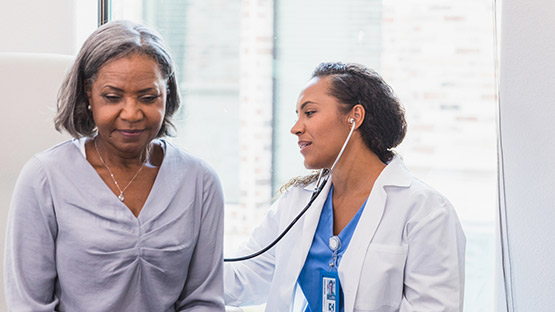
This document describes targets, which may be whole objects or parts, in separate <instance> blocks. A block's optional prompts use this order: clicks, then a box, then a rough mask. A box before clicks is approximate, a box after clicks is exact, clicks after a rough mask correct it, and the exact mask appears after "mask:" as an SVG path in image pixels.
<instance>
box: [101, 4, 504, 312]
mask: <svg viewBox="0 0 555 312" xmlns="http://www.w3.org/2000/svg"><path fill="white" fill-rule="evenodd" d="M492 5H493V4H492V3H491V2H490V1H479V0H470V1H464V2H461V1H455V0H447V1H445V0H444V1H437V0H426V1H418V2H414V1H408V0H397V1H394V0H346V1H331V0H307V1H302V2H299V1H296V2H295V1H270V0H235V1H231V0H228V1H223V0H187V1H183V0H166V1H155V0H142V1H141V0H113V1H112V17H113V18H114V19H131V20H135V21H138V22H143V23H146V24H149V25H151V26H153V27H154V28H156V29H157V30H158V31H160V32H161V33H162V35H163V36H164V38H165V39H166V40H167V41H168V43H169V45H170V47H171V48H172V50H173V54H174V59H175V60H176V62H177V66H178V77H179V78H180V86H181V92H182V95H183V104H184V108H183V110H182V111H181V112H180V115H179V116H177V117H178V120H177V125H178V135H177V137H175V138H174V139H173V140H174V141H175V142H176V143H177V144H179V145H181V146H182V147H184V148H185V149H187V150H189V151H190V152H192V153H194V154H196V155H198V156H200V157H201V158H203V159H205V160H206V161H208V162H209V163H210V164H211V165H212V166H213V167H214V168H215V169H216V171H217V172H218V174H219V175H220V178H221V180H222V184H223V188H224V192H225V197H226V236H225V245H226V249H227V250H228V251H229V250H231V249H235V248H236V247H237V246H238V245H239V243H240V241H242V240H244V239H245V238H246V236H247V235H248V234H249V233H250V231H251V229H252V227H253V226H254V225H255V224H256V223H257V222H258V220H259V219H260V218H261V217H262V216H263V214H264V213H265V211H266V210H267V207H268V206H269V205H270V203H271V200H272V198H273V196H274V195H275V192H276V191H277V189H279V186H280V185H282V184H283V183H284V182H286V181H287V180H289V179H290V178H292V177H294V176H298V175H302V174H305V173H306V170H305V169H304V168H303V166H302V164H303V161H302V157H301V155H300V154H299V152H298V148H297V145H296V138H295V137H294V136H293V135H291V134H290V133H289V129H290V127H291V126H292V124H293V122H294V120H295V118H296V116H295V112H294V111H295V102H296V98H297V95H298V92H299V91H300V89H301V88H302V86H303V84H304V83H305V82H306V81H307V80H308V78H309V76H310V74H311V72H312V70H313V69H314V67H315V66H316V65H317V64H318V63H320V62H322V61H344V62H359V63H363V64H365V65H367V66H369V67H371V68H374V69H376V70H377V71H378V72H379V73H380V74H381V75H382V76H383V77H384V79H385V80H386V81H387V82H388V83H389V84H390V85H391V86H392V87H393V89H394V90H395V92H396V93H397V95H398V96H399V98H400V100H401V102H402V103H403V104H404V106H405V108H406V113H407V121H408V124H409V129H408V134H407V137H406V139H405V141H404V142H403V143H402V144H401V146H400V147H399V148H398V151H399V153H400V154H401V155H402V157H403V158H404V160H405V162H406V164H407V165H408V166H409V168H410V169H411V171H412V172H413V173H414V174H415V175H416V176H418V177H419V178H421V179H422V180H423V181H425V182H427V183H428V184H430V185H432V186H434V187H435V188H436V189H438V190H439V191H440V192H442V193H444V194H445V195H446V196H447V197H448V198H449V199H450V201H451V202H452V203H453V205H454V206H455V208H456V209H457V212H458V215H459V218H460V219H461V221H462V223H463V227H464V230H465V233H466V236H467V255H466V291H465V310H466V311H472V312H480V311H492V310H493V304H494V300H493V280H494V279H493V276H494V265H493V263H494V250H495V248H494V240H495V235H494V225H495V222H494V211H495V207H496V189H497V188H496V169H497V167H496V131H495V118H496V116H495V105H496V93H495V86H494V85H495V75H494V62H495V60H494V51H493V48H494V30H493V8H492ZM124 8H125V9H124Z"/></svg>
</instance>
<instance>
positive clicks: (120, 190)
mask: <svg viewBox="0 0 555 312" xmlns="http://www.w3.org/2000/svg"><path fill="white" fill-rule="evenodd" d="M94 148H95V149H96V153H97V154H98V158H100V161H102V163H103V164H104V167H106V169H108V172H109V173H110V177H112V180H114V184H115V185H116V187H117V188H118V191H119V196H118V199H119V200H121V201H122V202H123V201H124V200H125V196H123V192H125V190H127V188H128V187H129V185H131V183H133V181H134V180H135V178H136V177H137V176H138V175H139V172H141V170H143V167H144V166H145V164H146V161H147V160H148V157H145V160H144V161H143V164H142V165H141V168H139V170H137V173H135V175H134V176H133V178H131V181H129V183H127V185H126V186H125V187H124V188H123V190H122V189H121V188H120V187H119V183H118V181H116V178H115V177H114V174H113V173H112V170H110V167H108V164H107V163H106V162H105V161H104V159H103V158H102V156H100V152H99V151H98V145H97V144H96V138H94ZM147 153H148V149H147Z"/></svg>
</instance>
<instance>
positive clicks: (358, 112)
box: [348, 104, 365, 128]
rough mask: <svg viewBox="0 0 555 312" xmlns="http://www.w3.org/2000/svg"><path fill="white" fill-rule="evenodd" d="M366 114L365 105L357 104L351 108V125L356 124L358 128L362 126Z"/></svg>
mask: <svg viewBox="0 0 555 312" xmlns="http://www.w3.org/2000/svg"><path fill="white" fill-rule="evenodd" d="M364 114H365V111H364V106H362V105H361V104H357V105H355V106H354V107H353V109H352V110H351V113H350V114H349V119H348V122H349V125H352V124H356V125H357V128H358V127H360V125H361V124H362V121H364Z"/></svg>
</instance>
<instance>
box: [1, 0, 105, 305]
mask: <svg viewBox="0 0 555 312" xmlns="http://www.w3.org/2000/svg"><path fill="white" fill-rule="evenodd" d="M97 2H98V1H95V0H86V1H85V0H51V1H44V0H17V1H7V0H6V1H2V6H1V9H0V29H1V30H2V40H0V54H1V53H3V52H11V53H9V54H12V53H14V52H15V53H17V54H18V55H20V56H22V57H24V58H25V57H29V59H30V60H31V59H34V58H32V57H31V56H30V55H29V54H28V53H33V54H34V53H41V54H44V53H48V54H63V55H75V54H76V53H77V51H78V48H79V47H80V45H81V44H82V42H83V41H84V40H85V39H86V37H87V36H88V34H90V33H91V32H92V31H93V30H94V29H95V28H96V22H97ZM63 55H53V56H52V59H53V60H54V63H59V62H66V61H67V60H68V59H69V60H71V58H69V57H67V56H63ZM5 56H6V54H4V55H3V56H2V58H3V59H5ZM41 65H43V66H39V65H35V64H33V63H32V62H31V61H28V62H22V65H21V68H20V70H17V71H15V72H14V73H15V74H13V76H12V77H13V79H10V76H9V75H11V74H10V73H11V72H10V70H14V69H13V68H12V67H14V66H15V64H8V65H5V64H4V65H3V66H2V67H0V76H2V77H0V78H2V79H7V80H2V79H0V81H3V83H1V84H0V94H3V95H4V96H3V98H2V101H0V132H1V133H2V138H3V139H1V140H0V141H1V142H2V144H1V145H2V153H0V163H1V164H2V167H3V169H0V187H1V189H0V195H1V196H0V249H1V250H0V280H3V278H2V277H3V249H4V248H3V247H4V231H5V228H4V225H5V221H6V217H7V214H8V207H9V202H10V197H11V193H12V190H13V185H14V183H15V179H16V177H17V173H18V172H19V170H20V169H21V166H22V165H23V164H24V163H25V161H26V160H27V159H29V158H30V157H31V155H32V154H34V153H36V152H39V151H41V150H43V149H46V148H47V147H49V146H51V145H52V144H54V143H53V142H54V141H57V140H58V139H60V140H61V139H63V138H64V137H62V136H57V135H56V131H55V130H54V125H53V123H52V122H50V117H51V116H49V118H48V119H49V120H46V114H45V112H47V111H49V109H51V108H54V107H55V106H56V92H57V88H58V86H52V88H50V89H49V90H45V88H47V87H46V86H48V85H53V84H54V83H53V81H52V79H50V80H51V81H44V82H43V83H42V82H41V81H40V79H41V78H40V77H41V74H44V75H46V74H47V73H46V72H45V73H42V72H40V69H39V68H42V69H45V70H49V69H48V68H49V66H44V64H41ZM46 65H48V64H46ZM62 65H63V64H62ZM51 66H54V65H52V64H51ZM37 70H38V71H39V73H37V72H36V71H37ZM56 70H57V71H55V70H54V67H53V70H52V71H53V75H52V77H54V76H60V73H63V72H60V67H59V66H57V67H56ZM61 70H62V71H63V67H62V69H61ZM26 74H27V75H28V78H27V77H25V75H26ZM21 76H23V78H22V79H21V81H20V82H16V79H20V78H19V77H21ZM57 78H58V77H57ZM43 79H44V78H43ZM14 85H16V86H15V87H14ZM34 85H36V86H38V87H33V86H34ZM31 99H36V100H31ZM26 100H27V101H34V103H32V104H36V105H37V106H38V107H37V106H34V107H33V106H29V108H27V109H25V107H22V105H29V104H24V103H25V101H26ZM27 112H28V114H27ZM31 115H33V116H34V117H33V118H30V117H31ZM41 116H42V117H44V118H42V119H44V120H42V119H40V118H41ZM37 117H38V118H39V119H36V118H37ZM31 119H32V120H34V121H37V120H39V121H40V122H31V121H30V120H31ZM18 120H19V122H17V121H18ZM39 123H40V124H39ZM29 133H32V135H29ZM5 310H6V307H5V304H4V292H3V282H1V281H0V311H5Z"/></svg>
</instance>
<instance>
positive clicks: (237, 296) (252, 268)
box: [224, 195, 286, 306]
mask: <svg viewBox="0 0 555 312" xmlns="http://www.w3.org/2000/svg"><path fill="white" fill-rule="evenodd" d="M285 196H286V195H283V196H281V197H280V199H279V200H278V201H277V202H275V203H274V204H273V205H272V207H271V208H270V210H269V211H268V213H267V214H266V216H265V217H264V218H263V219H262V222H261V223H260V224H258V225H257V226H256V228H255V229H254V230H253V232H252V234H251V236H250V237H249V239H248V240H247V242H246V243H244V244H243V245H242V246H241V248H239V250H237V251H236V252H235V255H236V256H246V255H250V254H252V253H254V252H257V251H259V250H261V249H262V248H264V247H266V246H268V245H269V244H270V243H271V242H272V241H273V240H274V239H275V238H276V237H277V236H278V235H279V230H280V229H279V211H280V209H279V208H280V203H283V201H284V197H285ZM275 249H276V248H275V247H273V248H271V249H270V250H268V251H267V252H265V253H263V254H261V255H259V256H257V257H255V258H253V259H249V260H245V261H238V262H226V263H225V264H224V298H225V303H226V305H230V306H244V305H257V304H262V303H265V302H266V301H267V299H268V293H269V292H270V286H271V284H272V279H273V276H274V269H275V262H276V256H275Z"/></svg>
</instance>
